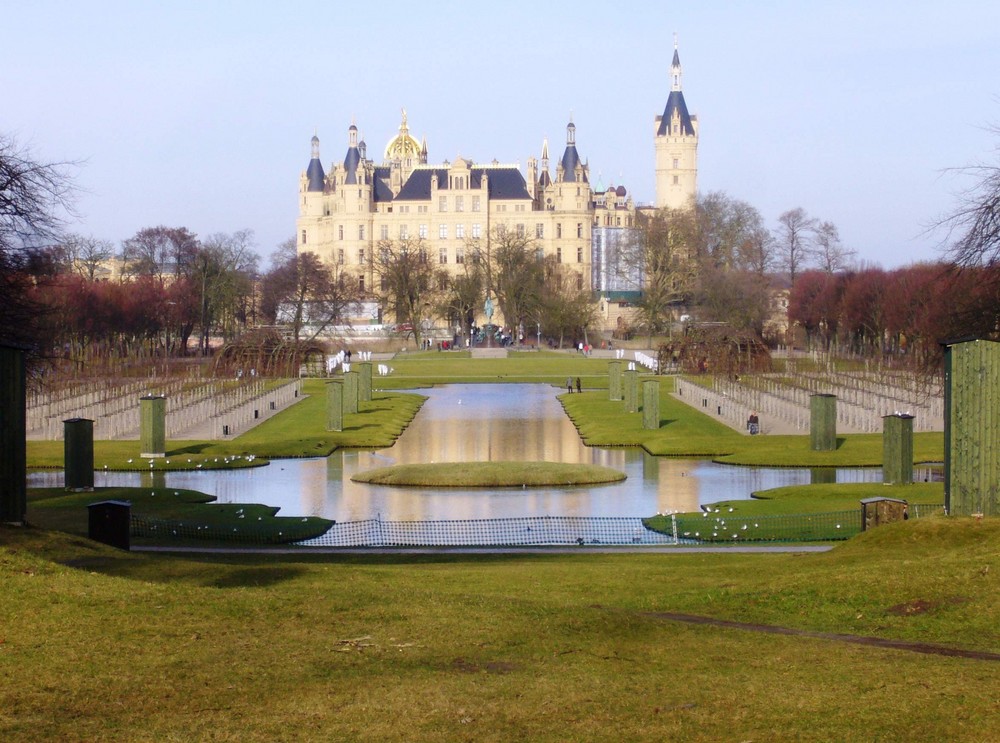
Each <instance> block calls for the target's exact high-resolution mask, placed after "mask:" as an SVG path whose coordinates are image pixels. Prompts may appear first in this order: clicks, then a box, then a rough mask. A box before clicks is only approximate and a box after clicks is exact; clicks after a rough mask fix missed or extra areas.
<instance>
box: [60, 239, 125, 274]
mask: <svg viewBox="0 0 1000 743" xmlns="http://www.w3.org/2000/svg"><path fill="white" fill-rule="evenodd" d="M62 246H63V248H64V249H65V251H66V257H67V260H68V261H69V263H70V266H71V268H72V270H73V271H75V272H76V273H78V274H79V275H80V276H82V277H83V278H85V279H87V280H89V281H94V280H95V279H97V278H98V274H100V273H101V271H102V268H105V267H106V266H107V264H108V262H109V261H110V260H111V259H112V258H114V257H115V246H114V244H113V243H112V242H111V241H110V240H101V239H99V238H96V237H94V236H93V235H89V236H88V235H76V234H74V235H67V236H66V239H65V240H63V242H62Z"/></svg>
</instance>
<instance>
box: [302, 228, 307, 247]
mask: <svg viewBox="0 0 1000 743" xmlns="http://www.w3.org/2000/svg"><path fill="white" fill-rule="evenodd" d="M302 244H303V245H305V244H306V231H305V230H302Z"/></svg>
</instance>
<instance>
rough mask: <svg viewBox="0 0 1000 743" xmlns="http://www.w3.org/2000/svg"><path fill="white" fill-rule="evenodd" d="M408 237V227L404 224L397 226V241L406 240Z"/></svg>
mask: <svg viewBox="0 0 1000 743" xmlns="http://www.w3.org/2000/svg"><path fill="white" fill-rule="evenodd" d="M409 236H410V226H409V225H406V224H401V225H399V239H400V240H406V239H407V238H408V237H409Z"/></svg>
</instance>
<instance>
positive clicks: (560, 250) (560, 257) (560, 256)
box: [556, 248, 562, 263]
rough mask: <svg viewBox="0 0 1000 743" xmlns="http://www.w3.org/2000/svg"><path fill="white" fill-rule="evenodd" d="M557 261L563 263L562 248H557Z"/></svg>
mask: <svg viewBox="0 0 1000 743" xmlns="http://www.w3.org/2000/svg"><path fill="white" fill-rule="evenodd" d="M556 263H562V248H556Z"/></svg>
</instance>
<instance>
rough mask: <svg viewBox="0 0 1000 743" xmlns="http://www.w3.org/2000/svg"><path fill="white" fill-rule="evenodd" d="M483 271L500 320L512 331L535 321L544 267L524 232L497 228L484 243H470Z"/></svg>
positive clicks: (503, 227) (488, 292)
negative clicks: (494, 296)
mask: <svg viewBox="0 0 1000 743" xmlns="http://www.w3.org/2000/svg"><path fill="white" fill-rule="evenodd" d="M470 251H471V252H472V258H473V260H474V261H475V262H476V263H477V264H478V265H479V266H480V268H481V270H482V271H483V280H484V283H485V285H486V292H487V294H488V295H489V296H492V295H494V294H495V295H496V298H497V302H498V304H499V305H500V312H501V313H502V314H503V318H504V321H505V322H506V323H507V324H508V325H510V326H511V327H512V328H515V327H517V326H519V325H520V324H521V323H526V322H528V323H530V322H535V321H536V320H537V319H538V311H539V307H540V300H541V297H542V286H543V282H544V267H543V262H542V255H541V249H540V248H539V246H538V244H537V242H536V241H535V239H534V238H531V237H528V235H527V233H526V232H521V231H519V230H514V229H510V228H508V227H507V226H506V225H502V224H501V225H497V226H496V227H494V228H493V229H492V230H491V231H490V233H489V234H488V235H487V237H486V240H485V242H479V241H473V242H471V243H470Z"/></svg>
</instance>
